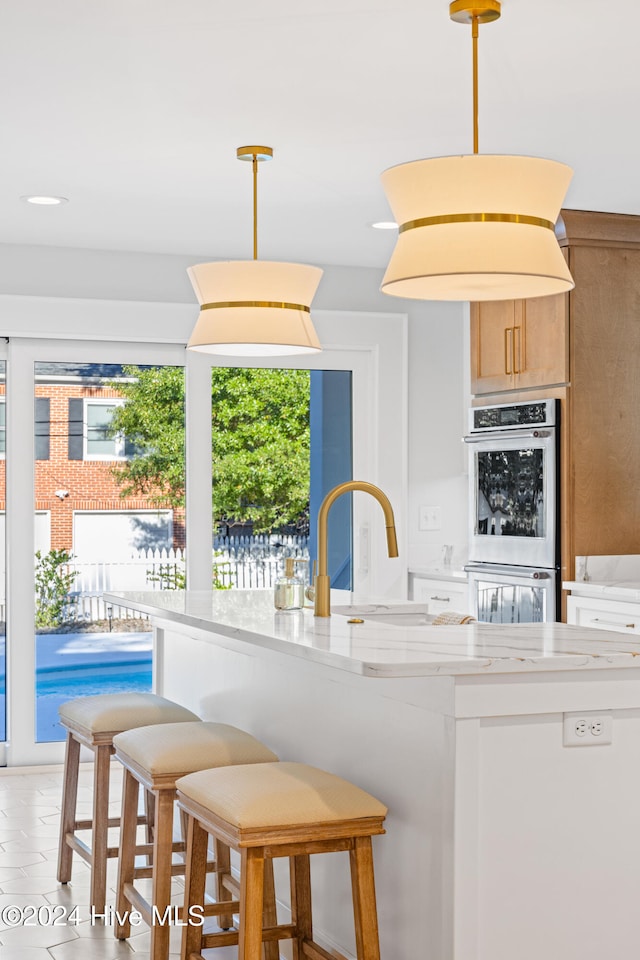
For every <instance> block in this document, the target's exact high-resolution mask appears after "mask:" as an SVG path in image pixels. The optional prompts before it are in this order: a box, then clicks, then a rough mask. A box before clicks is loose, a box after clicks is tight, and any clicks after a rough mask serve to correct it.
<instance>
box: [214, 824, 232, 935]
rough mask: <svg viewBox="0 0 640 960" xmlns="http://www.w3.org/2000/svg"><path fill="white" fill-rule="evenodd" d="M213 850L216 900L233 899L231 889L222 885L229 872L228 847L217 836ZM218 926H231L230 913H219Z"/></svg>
mask: <svg viewBox="0 0 640 960" xmlns="http://www.w3.org/2000/svg"><path fill="white" fill-rule="evenodd" d="M213 850H214V854H215V861H216V901H217V902H218V903H223V902H224V901H225V900H233V896H232V894H231V891H230V890H227V888H226V887H225V885H224V878H225V877H228V876H230V874H231V857H230V856H229V847H228V846H227V845H226V843H223V842H222V840H218V838H217V837H214V838H213ZM218 926H219V927H220V929H221V930H230V929H231V927H232V926H233V917H232V916H231V914H230V913H229V914H227V913H221V914H220V916H219V917H218Z"/></svg>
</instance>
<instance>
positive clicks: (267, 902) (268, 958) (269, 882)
mask: <svg viewBox="0 0 640 960" xmlns="http://www.w3.org/2000/svg"><path fill="white" fill-rule="evenodd" d="M263 901H264V902H263V906H262V925H263V927H275V926H277V925H278V913H277V908H276V888H275V883H274V880H273V860H272V859H271V857H265V861H264V892H263ZM263 952H264V960H280V949H279V946H278V941H277V940H270V941H267V942H265V943H264V945H263Z"/></svg>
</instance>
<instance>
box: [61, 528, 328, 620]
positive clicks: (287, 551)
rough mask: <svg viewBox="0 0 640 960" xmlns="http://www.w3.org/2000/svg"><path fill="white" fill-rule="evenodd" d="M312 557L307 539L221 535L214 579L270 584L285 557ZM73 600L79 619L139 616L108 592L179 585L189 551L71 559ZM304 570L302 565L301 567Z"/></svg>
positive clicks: (241, 584)
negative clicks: (117, 603) (108, 598)
mask: <svg viewBox="0 0 640 960" xmlns="http://www.w3.org/2000/svg"><path fill="white" fill-rule="evenodd" d="M289 556H295V557H304V558H305V559H308V558H309V545H308V538H307V537H296V536H286V537H279V536H274V535H273V534H272V535H271V536H266V535H265V536H252V537H249V536H247V537H224V538H222V537H220V538H216V540H215V542H214V550H213V564H214V582H215V583H216V584H217V585H219V586H220V587H223V588H227V589H228V588H234V587H235V588H241V589H247V588H266V587H272V586H273V583H274V581H275V579H276V577H277V576H278V574H279V573H280V572H281V571H282V566H283V563H282V561H283V558H284V557H289ZM69 569H70V570H71V571H73V572H74V573H75V581H74V586H73V590H72V591H71V599H72V602H73V605H74V617H75V619H78V620H80V619H87V620H107V619H110V618H113V619H120V618H122V619H128V618H140V617H141V616H142V614H139V613H136V612H135V611H132V610H126V609H125V608H123V607H114V606H113V605H110V604H105V603H104V601H103V599H102V594H103V593H114V592H115V593H118V592H120V591H123V590H166V589H172V588H173V589H175V588H176V586H178V587H179V586H181V585H182V583H183V582H184V571H185V556H184V551H183V550H180V549H177V550H174V549H170V550H166V549H162V550H140V551H138V553H137V554H135V555H134V556H131V557H129V558H128V559H127V560H113V561H111V560H91V561H82V560H76V559H74V560H72V562H71V563H70V564H69ZM299 571H300V568H299Z"/></svg>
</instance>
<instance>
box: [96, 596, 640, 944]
mask: <svg viewBox="0 0 640 960" xmlns="http://www.w3.org/2000/svg"><path fill="white" fill-rule="evenodd" d="M106 599H107V600H108V601H109V602H112V603H113V604H118V605H120V606H128V607H131V608H133V609H135V610H138V611H141V612H143V613H146V614H147V615H148V616H149V617H150V618H151V619H152V622H153V624H154V642H155V653H156V659H155V668H156V687H157V690H158V692H160V693H162V694H164V695H165V696H168V697H171V698H172V699H175V700H178V701H180V702H181V703H183V704H185V705H186V706H189V707H190V708H192V709H193V710H195V711H196V712H198V713H199V714H200V715H201V716H202V717H203V718H205V719H208V720H219V721H224V722H227V723H232V724H235V725H237V726H240V727H242V728H243V729H245V730H248V731H249V732H251V733H253V734H254V735H256V736H258V737H259V738H260V739H261V740H262V741H263V742H265V743H266V744H267V745H268V746H270V747H271V748H272V749H274V750H275V751H276V752H277V753H278V754H279V756H280V757H281V758H282V759H290V760H299V761H303V762H307V763H311V764H314V765H316V766H320V767H323V768H325V769H327V770H331V771H333V772H335V773H337V774H339V775H341V776H344V777H346V778H348V779H349V780H351V781H353V782H354V783H357V784H358V785H360V786H362V787H364V788H365V789H366V790H369V791H370V792H371V793H373V794H374V795H376V796H377V797H378V798H379V799H380V800H382V801H383V802H384V803H386V804H387V805H388V807H389V816H388V819H387V823H386V826H387V834H386V836H384V837H380V838H377V839H376V841H375V866H376V886H377V893H378V912H379V922H380V939H381V950H382V957H383V958H384V960H415V958H416V957H419V958H421V960H513V958H514V957H517V958H518V960H540V958H541V957H544V958H545V960H567V958H571V960H572V958H576V960H578V958H579V960H596V958H597V960H602V957H605V956H606V957H611V958H616V960H626V958H631V957H634V956H637V955H638V952H639V951H640V920H639V919H638V911H637V903H638V899H639V897H640V830H639V829H638V826H637V809H638V803H639V801H640V639H633V638H629V637H626V636H625V637H621V636H620V635H619V634H614V633H608V632H605V631H593V630H585V629H583V628H581V627H571V626H567V625H565V624H522V625H517V626H498V625H493V624H470V625H464V626H433V625H431V624H430V623H429V622H428V619H429V618H428V617H427V616H425V614H424V608H421V606H420V605H419V604H395V603H393V604H388V605H386V604H375V603H366V602H362V603H358V602H356V601H352V600H351V598H350V597H349V596H348V595H347V597H346V598H345V597H344V595H343V596H341V597H335V598H333V597H332V602H333V615H332V616H331V617H330V618H327V619H324V618H314V616H313V611H311V610H304V611H293V612H289V613H282V612H276V611H275V610H274V608H273V600H272V595H271V593H270V592H269V591H246V592H245V591H235V590H234V591H228V592H220V591H219V592H214V593H213V594H210V593H189V592H187V593H181V592H167V593H159V592H149V593H127V594H121V595H117V596H116V595H113V594H112V595H107V597H106ZM345 603H347V604H351V605H350V606H341V604H345ZM340 610H343V612H339V611H340ZM355 617H358V618H359V619H361V620H362V621H363V622H360V623H350V622H349V620H350V619H354V618H355ZM322 859H323V860H324V859H328V860H332V858H322ZM314 867H315V868H316V869H315V870H314V873H313V881H314V890H315V892H316V894H317V898H318V901H319V903H318V909H317V911H316V913H315V921H316V924H315V925H316V929H317V934H318V939H319V940H320V941H321V942H324V944H325V945H326V946H327V948H328V949H331V947H332V946H336V947H338V948H339V949H341V950H342V951H343V952H346V953H347V954H350V955H352V956H355V948H354V944H353V935H352V930H351V923H350V918H349V916H347V915H346V911H345V903H346V902H348V900H349V896H350V895H349V876H348V867H347V865H346V862H342V858H335V862H330V863H329V865H328V867H327V866H326V865H324V864H321V863H318V864H314ZM280 889H281V890H282V889H284V890H286V886H284V887H283V885H282V884H280ZM283 901H284V902H285V906H284V909H286V899H285V897H284V896H283Z"/></svg>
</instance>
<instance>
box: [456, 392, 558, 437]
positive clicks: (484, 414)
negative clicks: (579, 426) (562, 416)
mask: <svg viewBox="0 0 640 960" xmlns="http://www.w3.org/2000/svg"><path fill="white" fill-rule="evenodd" d="M470 420H471V422H470V430H471V433H482V432H483V431H485V430H486V431H489V430H517V429H522V428H523V427H537V426H546V427H551V426H555V423H556V401H555V400H535V401H529V402H525V403H504V404H502V403H501V404H498V405H496V406H491V407H472V409H471V411H470Z"/></svg>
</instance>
